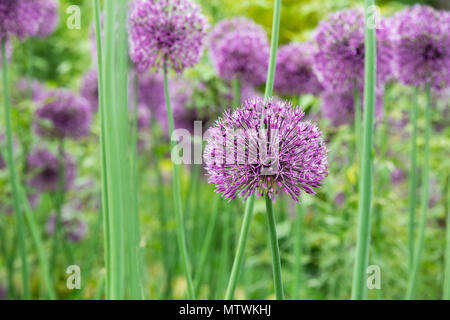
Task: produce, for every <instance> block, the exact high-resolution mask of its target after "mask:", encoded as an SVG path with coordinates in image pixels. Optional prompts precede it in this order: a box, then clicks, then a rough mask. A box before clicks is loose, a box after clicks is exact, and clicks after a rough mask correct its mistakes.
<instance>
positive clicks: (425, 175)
mask: <svg viewBox="0 0 450 320" xmlns="http://www.w3.org/2000/svg"><path fill="white" fill-rule="evenodd" d="M430 90H431V89H430V85H429V84H427V85H426V95H427V105H426V110H425V137H424V139H425V148H424V151H423V166H422V189H421V191H422V194H421V199H420V201H421V209H420V221H419V235H418V238H417V242H416V244H415V246H414V256H413V265H412V269H411V273H410V275H409V281H408V291H407V293H406V299H408V300H410V299H414V297H415V294H416V289H417V282H418V279H419V270H420V263H421V260H422V252H423V246H424V242H425V227H426V224H427V211H428V200H429V181H428V179H429V172H430V138H431V92H430Z"/></svg>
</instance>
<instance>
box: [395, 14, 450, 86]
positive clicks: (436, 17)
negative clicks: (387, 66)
mask: <svg viewBox="0 0 450 320" xmlns="http://www.w3.org/2000/svg"><path fill="white" fill-rule="evenodd" d="M393 19H394V20H395V21H396V38H395V61H396V69H397V70H396V71H397V73H398V77H399V80H400V81H401V82H403V83H404V84H407V85H414V86H416V85H423V84H426V83H430V85H431V86H432V87H434V88H436V89H438V88H441V87H445V86H446V85H449V84H450V31H449V30H450V13H449V12H448V11H437V10H434V9H433V8H431V7H428V6H423V5H414V6H412V7H408V8H406V9H404V10H403V11H401V12H399V13H397V14H396V15H395V16H394V17H393Z"/></svg>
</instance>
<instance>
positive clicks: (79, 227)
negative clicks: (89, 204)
mask: <svg viewBox="0 0 450 320" xmlns="http://www.w3.org/2000/svg"><path fill="white" fill-rule="evenodd" d="M61 218H62V222H61V225H62V229H63V232H64V234H65V237H66V239H67V241H70V242H80V241H82V240H83V239H84V237H85V236H86V231H87V225H86V222H85V221H83V220H82V219H81V218H79V217H76V216H74V215H73V214H71V211H67V206H66V207H64V208H63V214H62V217H61ZM55 225H56V215H55V214H52V215H51V216H50V217H49V218H48V220H47V225H46V231H47V234H48V235H52V234H53V233H54V232H55Z"/></svg>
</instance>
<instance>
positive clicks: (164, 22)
mask: <svg viewBox="0 0 450 320" xmlns="http://www.w3.org/2000/svg"><path fill="white" fill-rule="evenodd" d="M207 27H208V23H207V21H206V17H205V16H204V15H203V14H202V13H201V12H200V7H199V6H198V5H197V4H195V3H193V2H192V1H190V0H136V1H135V2H134V3H133V5H132V9H131V13H130V17H129V33H130V38H129V39H130V40H129V42H130V56H131V60H132V61H133V62H134V63H135V64H136V67H137V69H138V70H139V71H140V72H143V71H145V70H147V69H148V68H149V67H154V68H155V69H157V70H158V69H159V68H160V67H161V65H162V63H163V62H164V60H165V61H167V63H168V64H169V67H170V68H172V69H174V70H175V71H176V72H182V71H183V70H184V69H185V68H188V67H192V66H193V65H194V64H195V63H197V62H198V60H199V59H200V55H201V54H202V51H203V45H204V40H205V36H206V29H207Z"/></svg>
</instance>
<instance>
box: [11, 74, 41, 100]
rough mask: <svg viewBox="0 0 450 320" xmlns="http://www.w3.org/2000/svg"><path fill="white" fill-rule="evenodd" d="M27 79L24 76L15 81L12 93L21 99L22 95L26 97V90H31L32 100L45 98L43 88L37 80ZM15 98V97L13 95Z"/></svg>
mask: <svg viewBox="0 0 450 320" xmlns="http://www.w3.org/2000/svg"><path fill="white" fill-rule="evenodd" d="M28 81H29V80H28V79H26V78H21V79H20V80H19V81H17V83H16V86H15V90H14V92H13V94H14V95H17V98H20V99H23V97H28V90H29V89H30V90H31V99H32V100H33V101H34V102H40V101H42V99H44V98H45V89H44V87H43V86H42V85H41V83H40V82H39V81H37V80H31V82H30V83H29V82H28ZM14 98H16V97H14Z"/></svg>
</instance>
